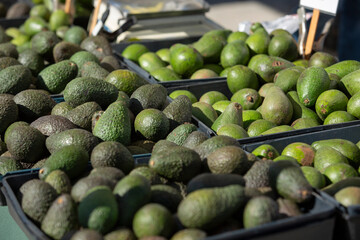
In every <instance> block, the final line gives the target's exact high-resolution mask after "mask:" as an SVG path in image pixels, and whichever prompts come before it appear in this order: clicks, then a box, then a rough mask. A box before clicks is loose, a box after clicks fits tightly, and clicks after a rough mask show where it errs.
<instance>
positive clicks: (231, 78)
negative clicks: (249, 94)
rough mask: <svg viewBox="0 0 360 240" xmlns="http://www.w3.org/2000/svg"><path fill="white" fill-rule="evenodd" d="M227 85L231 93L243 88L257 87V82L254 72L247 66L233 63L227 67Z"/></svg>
mask: <svg viewBox="0 0 360 240" xmlns="http://www.w3.org/2000/svg"><path fill="white" fill-rule="evenodd" d="M227 85H228V88H229V90H230V91H231V92H232V93H233V94H234V93H236V92H237V91H239V90H241V89H243V88H252V89H255V90H256V89H258V88H259V82H258V79H257V77H256V74H255V72H253V71H252V70H251V69H250V68H248V67H247V66H242V65H235V66H233V67H230V68H229V69H228V73H227ZM224 100H225V99H224Z"/></svg>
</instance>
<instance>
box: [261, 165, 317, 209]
mask: <svg viewBox="0 0 360 240" xmlns="http://www.w3.org/2000/svg"><path fill="white" fill-rule="evenodd" d="M268 175H269V180H270V186H271V188H272V189H274V190H276V192H277V193H278V194H279V195H280V196H282V197H284V198H287V199H290V200H293V201H295V202H297V203H302V202H306V201H309V200H310V199H311V198H312V197H313V196H312V192H313V189H312V187H311V185H310V184H309V183H308V181H307V180H306V178H305V176H304V174H303V172H302V171H301V168H300V167H299V165H297V164H295V163H293V162H291V161H287V160H284V161H277V162H274V163H273V164H271V165H270V168H269V174H268Z"/></svg>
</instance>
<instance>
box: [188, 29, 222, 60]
mask: <svg viewBox="0 0 360 240" xmlns="http://www.w3.org/2000/svg"><path fill="white" fill-rule="evenodd" d="M225 44H226V41H225V39H224V38H223V37H222V36H218V35H206V34H205V35H203V36H202V37H201V38H200V39H199V40H198V41H197V42H195V43H194V44H193V45H192V46H193V47H194V48H195V49H196V50H197V51H198V52H199V53H200V54H201V56H202V57H203V59H204V63H219V62H220V54H221V52H222V50H223V48H224V45H225Z"/></svg>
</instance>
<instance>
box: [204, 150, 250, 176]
mask: <svg viewBox="0 0 360 240" xmlns="http://www.w3.org/2000/svg"><path fill="white" fill-rule="evenodd" d="M247 161H248V159H247V155H246V153H245V152H244V150H242V149H241V148H239V147H236V146H225V147H221V148H218V149H217V150H215V151H214V152H212V153H211V154H210V155H209V156H208V157H207V165H208V166H209V169H210V171H211V172H212V173H215V174H219V173H236V174H240V175H243V174H245V173H246V172H247V171H248V168H247V166H248V164H247Z"/></svg>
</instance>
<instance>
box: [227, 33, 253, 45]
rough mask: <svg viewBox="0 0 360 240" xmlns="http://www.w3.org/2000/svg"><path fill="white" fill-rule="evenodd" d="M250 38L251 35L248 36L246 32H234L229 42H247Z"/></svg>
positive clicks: (228, 39)
mask: <svg viewBox="0 0 360 240" xmlns="http://www.w3.org/2000/svg"><path fill="white" fill-rule="evenodd" d="M248 37H249V34H247V33H246V32H232V33H230V35H229V36H228V38H227V42H228V43H231V42H233V41H237V40H243V41H246V39H247V38H248Z"/></svg>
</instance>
